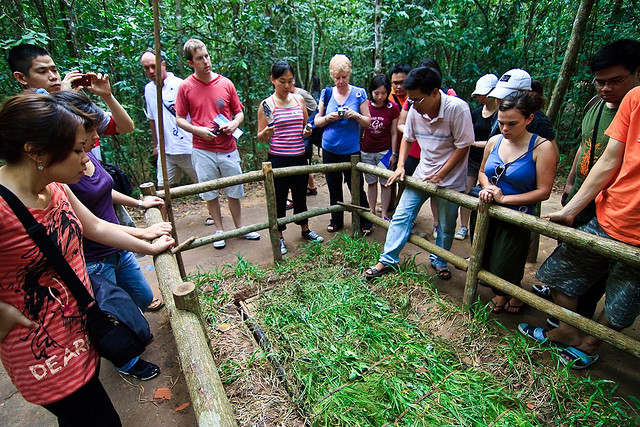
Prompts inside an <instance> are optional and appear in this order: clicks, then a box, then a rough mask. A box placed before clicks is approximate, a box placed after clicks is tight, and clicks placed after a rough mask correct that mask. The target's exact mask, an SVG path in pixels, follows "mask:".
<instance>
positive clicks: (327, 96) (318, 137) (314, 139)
mask: <svg viewBox="0 0 640 427" xmlns="http://www.w3.org/2000/svg"><path fill="white" fill-rule="evenodd" d="M332 90H333V89H332V88H331V86H325V87H324V89H323V94H324V96H323V97H322V102H323V104H324V111H325V113H326V112H327V104H329V101H330V100H331V92H332ZM317 114H318V109H317V108H316V111H314V112H313V114H311V115H310V116H309V119H308V120H307V122H308V123H311V126H312V127H313V130H312V131H311V136H310V137H309V140H310V141H311V144H313V145H315V146H316V147H318V148H322V134H323V133H324V127H321V128H319V127H316V125H315V122H314V120H315V118H316V115H317Z"/></svg>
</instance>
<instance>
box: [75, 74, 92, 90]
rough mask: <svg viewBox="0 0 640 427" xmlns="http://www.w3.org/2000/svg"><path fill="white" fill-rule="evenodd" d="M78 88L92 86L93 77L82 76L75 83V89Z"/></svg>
mask: <svg viewBox="0 0 640 427" xmlns="http://www.w3.org/2000/svg"><path fill="white" fill-rule="evenodd" d="M78 86H84V87H88V86H91V76H89V75H87V74H83V75H81V76H80V78H79V79H77V80H75V81H74V82H73V87H78Z"/></svg>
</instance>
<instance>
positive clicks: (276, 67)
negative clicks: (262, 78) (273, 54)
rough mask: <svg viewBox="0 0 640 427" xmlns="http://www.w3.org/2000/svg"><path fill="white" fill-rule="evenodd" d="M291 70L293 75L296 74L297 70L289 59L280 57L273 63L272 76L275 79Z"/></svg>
mask: <svg viewBox="0 0 640 427" xmlns="http://www.w3.org/2000/svg"><path fill="white" fill-rule="evenodd" d="M287 71H290V72H291V74H293V77H295V76H296V72H295V71H293V67H292V66H291V64H289V61H285V60H284V59H280V60H278V61H276V62H274V63H273V65H272V66H271V77H273V78H274V79H277V78H280V77H281V76H282V75H283V74H284V73H286V72H287Z"/></svg>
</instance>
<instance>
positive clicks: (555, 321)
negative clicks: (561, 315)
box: [547, 317, 560, 328]
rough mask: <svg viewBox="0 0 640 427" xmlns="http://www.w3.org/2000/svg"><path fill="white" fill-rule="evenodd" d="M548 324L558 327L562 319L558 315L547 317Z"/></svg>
mask: <svg viewBox="0 0 640 427" xmlns="http://www.w3.org/2000/svg"><path fill="white" fill-rule="evenodd" d="M547 325H549V326H551V327H552V328H557V327H558V326H560V321H559V320H558V318H557V317H547Z"/></svg>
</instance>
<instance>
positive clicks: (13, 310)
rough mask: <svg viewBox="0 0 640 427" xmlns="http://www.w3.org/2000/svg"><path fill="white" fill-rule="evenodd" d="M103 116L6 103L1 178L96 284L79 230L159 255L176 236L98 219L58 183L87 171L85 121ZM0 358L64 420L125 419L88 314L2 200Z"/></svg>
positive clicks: (0, 131) (33, 397)
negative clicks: (142, 234)
mask: <svg viewBox="0 0 640 427" xmlns="http://www.w3.org/2000/svg"><path fill="white" fill-rule="evenodd" d="M95 126H96V123H93V120H92V119H91V118H90V117H89V116H87V115H86V114H85V113H82V112H80V111H79V110H77V109H75V108H74V107H71V106H70V105H69V104H67V103H66V102H63V101H61V100H58V99H56V98H55V97H54V96H50V95H41V94H35V93H31V92H27V93H23V94H20V95H17V96H14V97H11V98H9V99H8V100H7V101H6V102H5V103H4V104H3V105H2V107H1V108H0V159H2V160H4V161H5V162H6V164H5V165H4V166H2V167H0V184H1V185H3V186H4V187H6V188H7V189H8V190H9V191H11V192H12V193H13V194H15V195H16V196H17V197H18V199H20V200H21V201H22V203H23V204H24V205H25V206H26V207H27V208H28V209H29V211H30V212H31V214H32V215H33V216H34V217H35V219H36V220H37V221H38V222H40V223H41V224H43V225H44V226H45V229H46V230H47V233H48V235H49V237H50V238H51V239H52V240H54V242H55V243H56V245H57V246H58V247H59V248H60V251H61V252H62V255H63V256H64V258H65V259H66V261H67V262H68V263H69V265H70V266H71V268H72V269H73V270H74V271H75V272H76V273H77V275H78V277H79V278H80V280H81V281H82V282H83V283H84V285H85V287H86V288H87V290H88V291H89V292H92V291H91V284H90V282H89V277H88V275H87V269H86V265H85V261H84V257H83V255H82V253H83V252H82V236H83V234H84V235H86V236H87V237H89V238H91V239H93V240H95V241H98V242H100V243H103V244H105V245H110V246H117V247H120V248H123V249H127V250H130V251H135V252H141V253H147V254H158V253H160V252H162V251H164V250H166V249H167V248H169V247H170V246H171V245H172V244H173V239H171V238H169V237H166V236H163V237H161V238H159V239H158V240H157V241H156V242H155V243H153V244H150V243H148V242H146V241H143V240H139V239H136V238H134V237H133V236H131V235H129V234H127V233H126V232H124V231H122V230H121V229H120V228H119V227H118V226H117V225H115V224H111V223H108V222H106V221H103V220H100V219H98V218H97V217H95V216H94V215H93V214H92V213H91V212H90V211H89V210H87V208H85V207H84V206H83V205H82V203H80V202H79V201H78V200H77V199H76V198H75V196H74V195H73V193H72V192H71V191H70V190H69V188H68V187H67V186H66V185H64V184H61V183H75V182H78V181H79V180H80V178H82V176H83V175H84V171H85V169H86V163H87V160H88V157H87V156H86V154H85V152H84V147H85V145H86V144H87V133H86V132H85V129H87V128H95ZM0 241H2V242H3V244H2V245H0V259H2V260H3V261H2V263H0V357H1V358H2V363H3V365H4V367H5V369H6V371H7V373H8V374H9V377H10V378H11V381H12V382H13V384H14V385H15V386H16V388H17V389H18V391H19V392H20V393H21V394H22V396H23V397H24V398H25V399H26V400H27V401H29V402H32V403H35V404H37V405H42V406H44V407H45V408H46V409H48V410H49V411H50V412H52V413H53V414H54V415H56V416H57V417H58V422H59V424H60V425H64V426H85V425H91V426H119V425H120V419H119V417H118V414H117V413H116V411H115V409H114V408H113V405H112V404H111V401H110V400H109V397H108V396H107V394H106V392H105V390H104V388H103V387H102V384H101V383H100V380H99V379H98V370H99V369H98V366H99V356H98V354H97V352H96V351H95V349H94V348H93V347H92V345H91V343H90V342H89V340H88V337H87V332H86V329H85V325H86V318H85V316H84V315H83V314H82V313H80V311H79V309H78V305H77V303H76V300H75V298H74V297H73V295H72V294H71V292H70V291H69V289H68V288H67V286H66V285H65V283H64V282H63V281H62V279H60V277H58V275H57V273H56V272H55V271H54V269H53V268H52V267H51V266H50V265H49V264H48V263H47V260H46V257H45V255H44V254H43V253H42V252H41V251H40V249H39V247H38V246H37V245H36V244H35V243H34V241H33V240H32V239H31V237H30V236H29V235H28V234H27V231H26V230H25V229H24V227H23V226H22V224H21V223H20V221H19V220H18V218H17V217H16V216H15V214H14V212H13V210H12V209H11V208H10V207H9V206H8V204H7V203H6V201H5V200H4V199H3V198H0Z"/></svg>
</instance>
